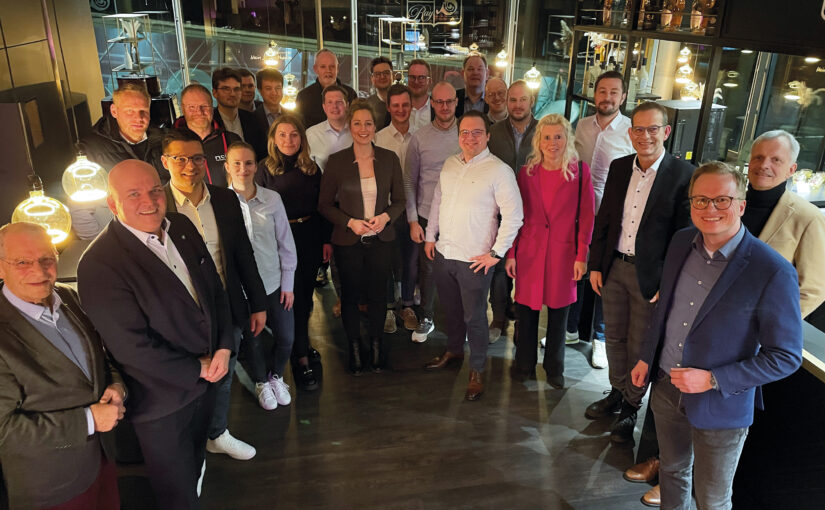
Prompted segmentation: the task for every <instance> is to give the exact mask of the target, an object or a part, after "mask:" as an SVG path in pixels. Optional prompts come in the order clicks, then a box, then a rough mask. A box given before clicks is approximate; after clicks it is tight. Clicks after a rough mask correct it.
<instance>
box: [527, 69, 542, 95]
mask: <svg viewBox="0 0 825 510" xmlns="http://www.w3.org/2000/svg"><path fill="white" fill-rule="evenodd" d="M524 81H525V83H527V87H529V88H530V90H538V89H539V88H540V87H541V73H540V72H539V70H538V69H537V68H536V63H535V62H533V67H531V68H530V70H529V71H527V72H526V73H524Z"/></svg>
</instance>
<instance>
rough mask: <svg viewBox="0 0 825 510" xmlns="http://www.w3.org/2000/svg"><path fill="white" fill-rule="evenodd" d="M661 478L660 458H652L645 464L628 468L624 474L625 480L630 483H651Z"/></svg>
mask: <svg viewBox="0 0 825 510" xmlns="http://www.w3.org/2000/svg"><path fill="white" fill-rule="evenodd" d="M657 476H659V458H658V457H651V458H649V459H647V460H646V461H644V462H640V463H638V464H636V465H635V466H633V467H631V468H628V469H627V471H625V472H624V479H625V480H627V481H628V482H635V483H650V482H652V481H653V480H655V479H656V477H657Z"/></svg>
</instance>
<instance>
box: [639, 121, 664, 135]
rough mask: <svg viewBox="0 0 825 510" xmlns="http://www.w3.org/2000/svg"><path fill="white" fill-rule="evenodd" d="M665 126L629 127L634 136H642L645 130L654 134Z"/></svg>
mask: <svg viewBox="0 0 825 510" xmlns="http://www.w3.org/2000/svg"><path fill="white" fill-rule="evenodd" d="M666 125H667V124H665V126H666ZM665 126H633V127H631V128H630V132H631V133H633V134H634V135H636V136H642V135H643V134H644V133H645V131H647V134H649V135H650V136H656V135H658V134H659V130H660V129H662V128H663V127H665Z"/></svg>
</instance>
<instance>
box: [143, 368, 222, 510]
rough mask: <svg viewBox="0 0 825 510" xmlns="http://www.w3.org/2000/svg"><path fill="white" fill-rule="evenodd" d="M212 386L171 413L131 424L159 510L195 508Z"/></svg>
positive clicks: (209, 413) (193, 509)
mask: <svg viewBox="0 0 825 510" xmlns="http://www.w3.org/2000/svg"><path fill="white" fill-rule="evenodd" d="M215 389H216V388H215V385H214V384H209V386H208V388H207V390H206V392H205V393H204V394H203V395H201V396H200V397H198V398H196V399H195V400H193V401H192V402H190V403H189V404H187V405H185V406H184V407H182V408H181V409H178V410H177V411H175V412H174V413H172V414H170V415H167V416H164V417H162V418H158V419H156V420H151V421H146V422H139V423H134V424H133V425H134V428H135V433H136V434H137V437H138V441H139V442H140V449H141V450H142V451H143V459H144V461H145V463H146V472H147V474H148V475H149V483H150V484H151V485H152V491H153V492H154V494H155V500H156V501H157V504H158V508H159V509H161V510H166V509H168V510H198V509H199V508H200V505H199V504H198V494H197V486H198V478H200V475H201V466H202V465H203V459H204V456H205V455H206V433H207V428H208V427H209V423H210V421H211V419H212V413H213V411H214V407H215Z"/></svg>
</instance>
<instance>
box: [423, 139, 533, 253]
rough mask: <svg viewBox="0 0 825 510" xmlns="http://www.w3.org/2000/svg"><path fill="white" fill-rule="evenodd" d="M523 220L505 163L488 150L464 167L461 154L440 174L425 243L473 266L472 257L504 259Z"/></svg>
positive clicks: (453, 158) (513, 176) (520, 204)
mask: <svg viewBox="0 0 825 510" xmlns="http://www.w3.org/2000/svg"><path fill="white" fill-rule="evenodd" d="M499 214H501V224H499V220H498V215H499ZM523 219H524V212H523V210H522V202H521V193H520V192H519V189H518V184H517V183H516V176H515V174H514V173H513V169H512V168H510V167H509V166H508V165H507V163H505V162H503V161H502V160H500V159H499V158H497V157H496V156H494V155H493V154H491V153H490V149H484V151H483V152H481V154H479V155H478V156H476V157H474V158H473V159H471V160H470V161H468V162H466V163H465V162H464V159H463V156H462V154H456V155H454V156H450V157H449V158H447V160H446V161H445V162H444V168H443V169H442V170H441V175H440V177H439V180H438V185H436V188H435V194H434V196H433V203H432V208H431V209H430V218H429V223H428V224H427V236H426V240H427V242H436V245H435V246H436V249H438V252H439V253H441V254H442V255H443V256H444V258H445V259H453V260H461V261H464V262H470V257H476V256H478V255H484V254H486V253H489V252H490V250H491V249H492V250H494V251H495V252H496V254H497V255H500V256H504V254H505V253H507V250H509V249H510V247H511V246H512V245H513V240H515V238H516V234H517V233H518V230H519V228H521V224H522V221H523ZM436 236H438V241H436Z"/></svg>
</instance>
